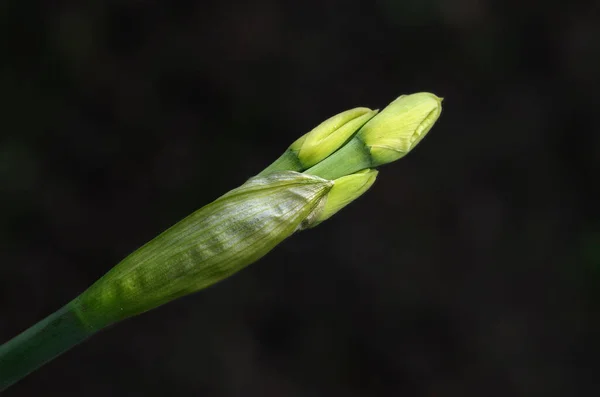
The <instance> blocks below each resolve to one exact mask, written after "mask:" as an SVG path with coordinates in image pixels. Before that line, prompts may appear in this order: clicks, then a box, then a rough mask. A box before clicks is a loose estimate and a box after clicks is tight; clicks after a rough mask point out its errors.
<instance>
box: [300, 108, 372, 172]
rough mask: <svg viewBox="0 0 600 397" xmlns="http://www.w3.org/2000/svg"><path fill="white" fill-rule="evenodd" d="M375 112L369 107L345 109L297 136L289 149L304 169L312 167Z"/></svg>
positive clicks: (348, 137)
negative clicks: (302, 134)
mask: <svg viewBox="0 0 600 397" xmlns="http://www.w3.org/2000/svg"><path fill="white" fill-rule="evenodd" d="M377 112H378V111H377V110H371V109H369V108H355V109H350V110H346V111H345V112H342V113H340V114H337V115H335V116H333V117H330V118H329V119H327V120H325V121H324V122H322V123H321V124H319V125H318V126H316V127H315V128H314V129H313V130H311V131H310V132H309V133H307V134H305V135H304V136H302V137H300V138H298V140H296V142H294V143H292V144H291V145H290V147H289V150H291V151H292V152H294V153H296V155H297V156H298V160H299V161H300V163H301V164H302V166H303V167H304V168H305V169H306V168H309V167H312V166H313V165H315V164H317V163H318V162H319V161H321V160H323V159H325V158H326V157H328V156H329V155H330V154H331V153H333V152H335V151H336V150H337V149H339V148H340V147H342V146H343V145H344V144H345V143H346V142H347V141H348V139H350V137H351V136H352V135H353V134H354V133H355V132H356V131H358V129H359V128H360V127H362V126H363V125H364V124H365V123H366V122H367V121H368V120H369V119H371V118H372V117H373V116H375V115H376V114H377Z"/></svg>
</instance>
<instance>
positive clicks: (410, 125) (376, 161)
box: [356, 92, 442, 167]
mask: <svg viewBox="0 0 600 397" xmlns="http://www.w3.org/2000/svg"><path fill="white" fill-rule="evenodd" d="M441 112H442V98H439V97H437V96H435V95H434V94H431V93H428V92H419V93H416V94H411V95H402V96H400V97H399V98H397V99H396V100H395V101H393V102H392V103H390V104H389V105H388V106H386V107H385V109H383V110H382V111H381V113H379V114H378V115H377V116H375V117H373V118H372V119H371V120H369V121H368V122H367V123H366V124H365V125H364V126H363V127H362V128H361V129H360V131H359V132H358V133H357V135H356V136H357V138H358V139H360V140H361V141H363V142H364V143H365V145H366V146H368V147H369V148H370V151H371V157H372V165H371V166H373V167H376V166H378V165H382V164H387V163H390V162H392V161H395V160H398V159H400V158H402V157H404V156H405V155H406V154H407V153H408V152H410V151H411V150H412V149H413V148H414V147H415V146H416V145H417V144H418V143H419V142H420V141H421V140H422V139H423V138H424V137H425V135H427V132H429V130H430V129H431V127H433V125H434V124H435V122H436V121H437V119H438V118H439V117H440V114H441Z"/></svg>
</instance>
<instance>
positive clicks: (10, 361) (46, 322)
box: [0, 304, 96, 391]
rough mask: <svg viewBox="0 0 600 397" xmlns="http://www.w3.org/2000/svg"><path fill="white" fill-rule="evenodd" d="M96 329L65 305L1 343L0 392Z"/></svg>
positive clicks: (69, 306) (68, 305) (90, 334)
mask: <svg viewBox="0 0 600 397" xmlns="http://www.w3.org/2000/svg"><path fill="white" fill-rule="evenodd" d="M95 332H96V331H95V330H93V329H91V328H90V327H89V326H87V325H86V324H84V323H83V322H82V321H81V320H80V319H79V318H78V316H77V315H76V314H75V312H74V311H73V309H72V306H71V304H67V305H66V306H64V307H63V308H61V309H59V310H57V311H56V312H54V313H52V314H51V315H49V316H48V317H46V318H45V319H43V320H42V321H40V322H38V323H37V324H35V325H33V326H32V327H30V328H28V329H27V330H25V331H23V332H22V333H21V334H19V335H17V336H15V337H14V338H13V339H11V340H9V341H8V342H6V343H4V344H3V345H0V391H3V390H4V389H6V388H8V387H9V386H10V385H12V384H13V383H15V382H17V381H18V380H19V379H21V378H23V377H25V376H26V375H27V374H29V373H30V372H32V371H34V370H35V369H37V368H39V367H41V366H42V365H43V364H44V363H46V362H48V361H50V360H52V359H53V358H54V357H56V356H58V355H59V354H61V353H63V352H65V351H66V350H68V349H70V348H71V347H73V346H75V345H77V344H78V343H80V342H82V341H84V340H85V339H87V338H88V337H90V336H92V335H93V334H94V333H95Z"/></svg>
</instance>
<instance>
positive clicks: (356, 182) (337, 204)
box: [310, 169, 378, 227]
mask: <svg viewBox="0 0 600 397" xmlns="http://www.w3.org/2000/svg"><path fill="white" fill-rule="evenodd" d="M377 174H378V171H377V170H370V169H366V170H362V171H359V172H357V173H355V174H351V175H346V176H343V177H341V178H338V179H336V180H335V181H333V182H334V185H333V187H332V188H331V190H330V191H329V193H328V194H327V201H326V202H325V206H324V207H323V210H322V211H320V212H319V213H318V215H317V217H316V219H315V221H314V222H313V223H312V224H311V225H310V227H314V226H317V225H318V224H320V223H321V222H323V221H325V220H327V219H329V218H331V217H332V216H333V215H334V214H336V213H337V212H338V211H340V210H341V209H342V208H344V207H345V206H347V205H348V204H350V203H351V202H353V201H354V200H356V199H357V198H359V197H360V196H362V195H363V193H365V192H366V191H367V190H369V188H370V187H371V186H373V183H375V179H377Z"/></svg>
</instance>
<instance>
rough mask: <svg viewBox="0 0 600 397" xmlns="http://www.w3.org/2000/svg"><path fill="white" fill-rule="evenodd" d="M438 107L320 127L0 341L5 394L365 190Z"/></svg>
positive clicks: (425, 104)
mask: <svg viewBox="0 0 600 397" xmlns="http://www.w3.org/2000/svg"><path fill="white" fill-rule="evenodd" d="M440 113H441V99H440V98H438V97H436V96H435V95H433V94H429V93H417V94H412V95H404V96H401V97H399V98H398V99H396V100H395V101H393V102H392V103H391V104H390V105H388V106H387V107H386V108H385V109H384V110H383V111H382V112H380V113H378V112H377V111H372V110H370V109H367V108H356V109H352V110H348V111H346V112H343V113H340V114H338V115H336V116H333V117H332V118H330V119H328V120H326V121H325V122H323V123H321V124H320V125H319V126H317V127H316V128H315V129H313V130H312V131H310V132H309V133H307V134H306V135H304V136H302V137H301V138H299V139H298V140H297V141H295V142H294V143H293V144H292V145H291V146H290V147H289V148H288V149H287V150H286V151H285V152H284V154H283V155H282V156H281V157H280V158H279V159H277V160H276V161H275V162H274V163H273V164H271V165H270V166H269V167H267V168H266V169H265V170H264V171H262V172H261V173H260V174H258V175H257V176H255V177H253V178H250V179H249V180H248V181H247V182H246V183H244V184H243V185H242V186H240V187H238V188H236V189H233V190H232V191H230V192H228V193H226V194H225V195H223V196H221V197H220V198H218V199H217V200H215V201H214V202H212V203H210V204H208V205H206V206H205V207H203V208H201V209H199V210H198V211H196V212H194V213H193V214H191V215H190V216H188V217H187V218H185V219H183V220H182V221H180V222H178V223H177V224H175V225H174V226H172V227H171V228H169V229H168V230H166V231H165V232H163V233H161V234H160V235H158V236H157V237H156V238H154V239H153V240H151V241H150V242H148V243H147V244H146V245H144V246H143V247H141V248H140V249H138V250H137V251H135V252H133V253H132V254H131V255H129V256H128V257H126V258H125V259H124V260H123V261H121V262H120V263H119V264H117V265H116V266H115V267H114V268H112V269H111V270H110V271H108V273H106V275H104V276H103V277H102V278H100V279H99V280H98V281H97V282H96V283H94V284H93V285H92V286H91V287H89V288H88V289H87V290H86V291H84V292H83V293H82V294H81V295H79V296H78V297H76V298H75V299H74V300H72V301H71V302H69V303H68V304H67V305H65V306H64V307H63V308H61V309H59V310H58V311H56V312H55V313H53V314H51V315H50V316H48V317H47V318H46V319H44V320H42V321H40V322H39V323H37V324H35V325H34V326H32V327H31V328H29V329H27V330H25V331H24V332H23V333H21V334H20V335H18V336H16V337H15V338H13V339H12V340H10V341H8V342H6V343H5V344H3V345H2V346H0V391H1V390H4V389H6V388H7V387H9V386H10V385H11V384H13V383H14V382H16V381H18V380H19V379H21V378H23V377H24V376H26V375H27V374H28V373H30V372H31V371H33V370H35V369H36V368H38V367H40V366H41V365H43V364H44V363H45V362H47V361H49V360H51V359H52V358H54V357H56V356H57V355H59V354H61V353H62V352H64V351H66V350H68V349H69V348H71V347H73V346H74V345H76V344H78V343H79V342H81V341H83V340H85V339H86V338H88V337H90V336H91V335H93V334H94V333H96V332H98V331H99V330H101V329H102V328H104V327H106V326H108V325H110V324H114V323H116V322H118V321H121V320H123V319H125V318H128V317H131V316H135V315H137V314H140V313H143V312H145V311H148V310H151V309H153V308H155V307H157V306H160V305H162V304H164V303H167V302H169V301H171V300H173V299H176V298H178V297H181V296H183V295H187V294H190V293H192V292H195V291H198V290H200V289H202V288H205V287H207V286H209V285H211V284H214V283H216V282H218V281H220V280H222V279H224V278H226V277H228V276H230V275H231V274H233V273H235V272H237V271H239V270H240V269H242V268H243V267H245V266H247V265H249V264H251V263H252V262H254V261H256V260H258V259H259V258H261V257H262V256H264V255H265V254H267V253H268V252H269V251H270V250H272V249H273V248H274V247H275V246H276V245H277V244H279V243H280V242H282V241H283V240H284V239H286V238H287V237H289V236H291V235H292V234H293V233H294V232H296V231H298V230H302V229H307V228H311V227H314V226H316V225H318V224H319V223H321V222H323V221H324V220H326V219H328V218H329V217H331V216H332V215H333V214H335V213H336V212H338V211H339V210H341V209H342V208H344V207H345V206H346V205H348V204H349V203H350V202H352V201H354V200H355V199H357V198H358V197H360V196H361V195H362V194H363V193H364V192H366V191H367V190H368V189H369V188H370V187H371V186H372V184H373V183H374V182H375V179H376V177H377V171H376V170H373V169H372V168H373V167H378V166H380V165H383V164H387V163H389V162H392V161H395V160H397V159H399V158H401V157H403V156H404V155H406V154H407V153H408V152H409V151H410V150H412V149H413V148H414V147H415V146H416V145H417V144H418V143H419V141H420V140H421V139H423V137H424V136H425V135H426V134H427V132H428V131H429V130H430V129H431V127H432V126H433V124H434V123H435V121H436V120H437V119H438V117H439V115H440Z"/></svg>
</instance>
